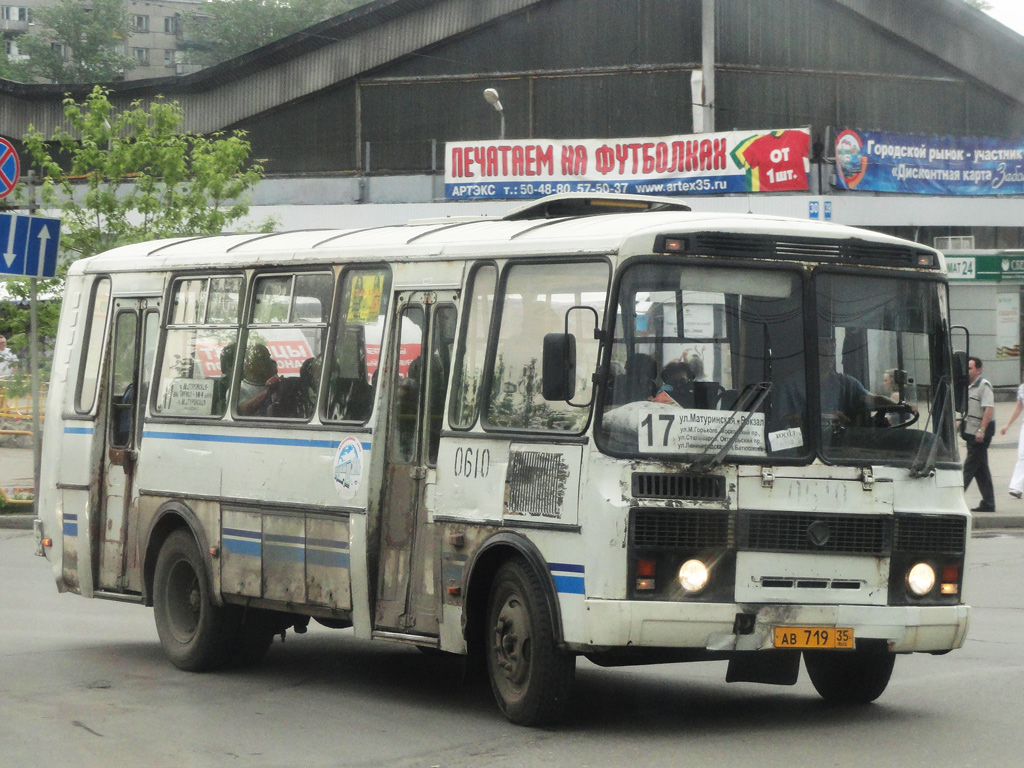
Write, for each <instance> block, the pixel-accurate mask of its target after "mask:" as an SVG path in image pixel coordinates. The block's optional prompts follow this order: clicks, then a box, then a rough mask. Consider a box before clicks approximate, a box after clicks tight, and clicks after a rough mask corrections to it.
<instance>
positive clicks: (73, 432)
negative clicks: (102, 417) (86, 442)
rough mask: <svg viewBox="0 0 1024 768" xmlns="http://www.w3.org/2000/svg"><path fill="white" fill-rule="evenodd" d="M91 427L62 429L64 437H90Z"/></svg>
mask: <svg viewBox="0 0 1024 768" xmlns="http://www.w3.org/2000/svg"><path fill="white" fill-rule="evenodd" d="M92 433H93V428H92V427H64V434H65V435H91V434H92Z"/></svg>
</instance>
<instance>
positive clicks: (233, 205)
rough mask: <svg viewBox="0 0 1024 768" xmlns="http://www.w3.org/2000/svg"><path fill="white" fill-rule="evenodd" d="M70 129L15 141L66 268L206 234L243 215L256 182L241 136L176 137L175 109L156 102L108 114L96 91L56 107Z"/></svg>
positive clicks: (32, 133)
mask: <svg viewBox="0 0 1024 768" xmlns="http://www.w3.org/2000/svg"><path fill="white" fill-rule="evenodd" d="M64 117H65V119H66V121H67V124H68V125H69V126H70V127H71V129H70V130H66V129H64V128H59V129H58V130H57V131H56V132H55V133H54V134H53V136H52V137H51V138H50V139H47V138H46V137H44V136H43V135H42V134H41V133H40V132H39V131H37V130H36V129H35V128H34V127H30V128H29V131H28V133H27V134H26V135H25V137H24V139H23V141H24V144H25V148H26V150H27V154H28V158H29V162H30V164H31V165H32V166H33V167H35V168H36V169H38V171H39V172H40V175H41V177H42V179H43V190H44V196H45V202H46V203H47V204H56V205H58V206H59V207H60V208H61V211H62V214H63V226H62V232H61V250H62V252H63V253H64V255H65V258H66V257H67V256H68V255H70V256H71V260H74V259H77V258H81V257H83V256H91V255H93V254H95V253H99V252H100V251H104V250H107V249H109V248H113V247H115V246H117V245H124V244H125V243H134V242H140V241H143V240H149V239H153V238H158V237H170V236H176V235H186V234H188V235H192V234H213V233H217V232H221V231H223V229H224V228H225V227H226V226H227V225H229V224H230V223H232V222H234V221H237V220H238V219H240V218H242V217H243V216H245V215H247V214H248V212H249V207H248V205H247V204H246V202H245V201H244V197H245V194H246V193H247V192H248V191H249V190H250V189H251V188H252V187H253V185H254V184H256V182H257V181H259V179H260V178H261V176H262V171H263V169H262V167H261V166H260V165H259V164H256V163H252V162H251V161H250V159H249V153H250V146H249V142H248V140H246V138H245V134H244V133H243V132H240V131H235V132H233V133H231V134H221V133H218V134H214V135H213V136H212V137H205V136H199V135H195V134H190V133H182V132H181V131H180V130H179V128H180V126H181V122H182V111H181V107H180V106H179V105H178V103H177V102H167V101H164V100H163V99H162V98H158V99H156V100H155V101H154V102H152V103H151V104H149V105H148V107H144V106H143V105H142V104H141V103H140V102H137V101H136V102H132V104H131V105H130V106H129V108H128V109H124V110H120V111H118V110H115V109H114V107H113V105H112V104H111V103H110V100H109V92H108V91H107V90H106V89H104V88H102V87H100V86H96V87H95V88H93V90H92V92H91V93H90V94H89V96H88V97H87V98H86V100H85V101H84V102H83V103H81V104H80V103H77V102H76V101H75V100H74V99H72V98H67V99H65V100H64Z"/></svg>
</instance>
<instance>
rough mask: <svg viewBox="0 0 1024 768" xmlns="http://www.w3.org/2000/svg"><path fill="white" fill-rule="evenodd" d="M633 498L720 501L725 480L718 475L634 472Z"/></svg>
mask: <svg viewBox="0 0 1024 768" xmlns="http://www.w3.org/2000/svg"><path fill="white" fill-rule="evenodd" d="M633 497H634V498H637V499H685V500H687V501H721V500H722V499H724V498H725V478H724V477H721V476H720V475H697V474H693V475H668V474H665V473H663V472H634V473H633Z"/></svg>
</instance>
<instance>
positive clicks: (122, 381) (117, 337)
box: [109, 312, 139, 448]
mask: <svg viewBox="0 0 1024 768" xmlns="http://www.w3.org/2000/svg"><path fill="white" fill-rule="evenodd" d="M138 331H139V319H138V316H137V315H136V314H135V313H134V312H120V313H119V314H118V315H117V319H116V321H115V325H114V349H113V353H112V362H113V370H112V372H111V377H110V389H109V392H110V445H111V446H112V447H114V448H127V447H128V446H129V445H130V444H131V438H132V425H133V419H132V407H133V405H134V403H135V400H136V395H137V393H136V391H135V389H136V386H137V383H136V381H135V355H136V351H137V348H138Z"/></svg>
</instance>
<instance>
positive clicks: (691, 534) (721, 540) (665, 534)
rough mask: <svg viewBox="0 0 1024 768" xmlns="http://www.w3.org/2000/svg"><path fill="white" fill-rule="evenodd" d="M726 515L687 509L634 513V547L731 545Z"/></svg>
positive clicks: (675, 547) (719, 546) (646, 510)
mask: <svg viewBox="0 0 1024 768" xmlns="http://www.w3.org/2000/svg"><path fill="white" fill-rule="evenodd" d="M729 518H730V516H729V513H727V512H714V511H708V510H687V509H643V508H640V509H634V510H633V514H632V526H631V527H630V528H631V539H632V544H633V546H634V547H665V548H671V549H705V548H708V547H715V548H723V547H729V546H730V545H731V538H732V537H731V536H730V533H729Z"/></svg>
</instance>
